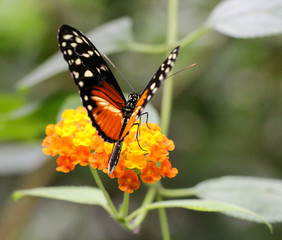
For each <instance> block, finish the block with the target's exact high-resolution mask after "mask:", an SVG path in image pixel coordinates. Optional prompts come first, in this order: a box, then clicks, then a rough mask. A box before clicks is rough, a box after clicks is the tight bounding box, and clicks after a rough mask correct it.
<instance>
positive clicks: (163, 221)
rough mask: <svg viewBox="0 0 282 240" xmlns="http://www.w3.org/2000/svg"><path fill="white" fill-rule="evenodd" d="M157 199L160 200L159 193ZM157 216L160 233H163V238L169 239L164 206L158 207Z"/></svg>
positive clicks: (164, 239)
mask: <svg viewBox="0 0 282 240" xmlns="http://www.w3.org/2000/svg"><path fill="white" fill-rule="evenodd" d="M157 201H162V197H161V195H159V194H158V195H157ZM158 212H159V218H160V225H161V229H162V235H163V240H170V232H169V226H168V221H167V216H166V211H165V209H164V208H159V209H158Z"/></svg>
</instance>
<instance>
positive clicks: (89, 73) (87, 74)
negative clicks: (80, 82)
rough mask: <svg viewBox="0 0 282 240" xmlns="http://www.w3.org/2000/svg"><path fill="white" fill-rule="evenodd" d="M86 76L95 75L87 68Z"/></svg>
mask: <svg viewBox="0 0 282 240" xmlns="http://www.w3.org/2000/svg"><path fill="white" fill-rule="evenodd" d="M84 77H93V73H92V72H91V71H90V70H86V71H85V73H84Z"/></svg>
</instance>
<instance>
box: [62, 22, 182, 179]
mask: <svg viewBox="0 0 282 240" xmlns="http://www.w3.org/2000/svg"><path fill="white" fill-rule="evenodd" d="M58 42H59V47H60V49H61V52H62V53H63V55H64V59H65V60H66V61H67V63H68V65H69V69H70V72H71V75H72V77H73V79H74V81H75V83H76V85H77V86H78V89H79V93H80V97H81V100H82V104H83V106H84V107H85V108H86V109H87V112H88V115H89V117H90V119H91V121H92V125H93V126H94V127H95V128H96V130H97V132H98V134H99V135H100V136H101V137H102V138H103V139H104V141H107V142H109V143H115V148H114V150H113V152H112V154H111V157H110V159H109V165H108V173H109V174H111V173H112V172H113V171H114V169H115V168H116V166H117V164H118V161H119V157H120V152H121V147H122V143H123V140H124V138H125V137H126V135H127V134H128V133H129V131H130V129H131V127H132V126H133V124H134V123H135V120H136V119H137V118H138V117H140V116H141V113H142V111H143V109H144V107H145V106H146V104H147V103H148V102H149V101H150V100H151V99H152V97H153V96H154V94H155V93H156V91H157V90H158V88H159V87H160V85H161V83H162V82H163V80H165V78H166V76H167V74H168V73H169V72H170V70H171V68H172V66H173V65H174V63H175V61H176V59H177V56H178V52H179V47H176V48H175V49H174V50H173V51H172V52H171V53H170V54H169V56H168V58H167V59H166V60H165V61H164V62H163V63H162V65H161V66H160V67H159V69H158V70H157V72H156V73H155V75H154V76H153V77H152V79H151V81H150V82H149V83H148V85H147V86H146V88H145V90H144V91H143V93H141V94H139V93H132V94H130V95H129V96H128V100H126V99H125V97H124V96H123V93H122V91H121V89H120V87H119V85H118V83H117V81H116V79H115V77H114V75H113V74H112V72H111V70H110V68H109V67H108V65H107V63H106V62H105V60H104V59H103V57H102V55H101V53H100V52H99V51H98V50H97V48H95V46H94V45H93V44H92V42H91V41H90V40H89V39H88V38H87V37H86V36H85V35H83V34H82V33H81V32H80V31H78V30H76V29H75V28H73V27H70V26H67V25H62V26H61V27H60V28H59V31H58Z"/></svg>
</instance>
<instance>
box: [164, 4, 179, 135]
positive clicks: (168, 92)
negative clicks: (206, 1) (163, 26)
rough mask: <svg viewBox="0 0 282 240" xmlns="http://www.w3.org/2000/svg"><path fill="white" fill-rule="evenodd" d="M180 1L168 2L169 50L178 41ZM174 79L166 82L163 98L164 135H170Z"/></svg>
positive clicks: (167, 42)
mask: <svg viewBox="0 0 282 240" xmlns="http://www.w3.org/2000/svg"><path fill="white" fill-rule="evenodd" d="M177 10H178V1H177V0H168V27H167V41H166V45H167V49H170V48H172V47H175V45H176V41H177V19H178V16H177V12H178V11H177ZM172 95H173V78H172V77H170V78H169V79H167V80H166V81H165V82H164V88H163V97H162V105H161V128H162V132H163V133H164V134H167V133H168V128H169V124H170V116H171V109H172Z"/></svg>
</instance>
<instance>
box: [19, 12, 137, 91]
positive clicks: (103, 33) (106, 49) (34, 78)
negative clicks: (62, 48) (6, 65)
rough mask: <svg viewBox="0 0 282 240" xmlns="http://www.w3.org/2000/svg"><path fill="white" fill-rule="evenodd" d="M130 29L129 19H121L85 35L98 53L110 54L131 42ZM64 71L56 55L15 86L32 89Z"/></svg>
mask: <svg viewBox="0 0 282 240" xmlns="http://www.w3.org/2000/svg"><path fill="white" fill-rule="evenodd" d="M131 27H132V21H131V19H130V18H128V17H123V18H119V19H116V20H113V21H111V22H108V23H105V24H104V25H102V26H101V27H99V28H97V29H95V30H93V31H91V32H90V33H88V34H86V35H87V36H88V37H89V38H90V39H92V40H93V43H94V44H95V46H96V47H97V48H98V49H99V51H101V52H102V53H103V54H111V53H116V52H120V51H122V50H124V46H125V45H126V43H128V42H130V41H131V35H132V33H131ZM54 34H55V33H54ZM66 70H67V64H66V63H65V61H64V60H63V56H62V55H61V54H60V53H56V54H54V55H53V56H52V57H50V58H49V59H47V60H46V61H45V62H43V63H42V64H41V65H40V66H38V67H37V68H36V69H35V70H33V71H32V72H31V73H29V74H28V75H27V76H25V77H24V78H23V79H21V80H20V81H19V82H18V84H17V86H18V87H19V88H23V89H24V88H29V87H33V86H34V85H36V84H39V83H41V82H43V81H45V80H47V79H49V78H50V77H52V76H54V75H56V74H58V73H60V72H63V71H66Z"/></svg>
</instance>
